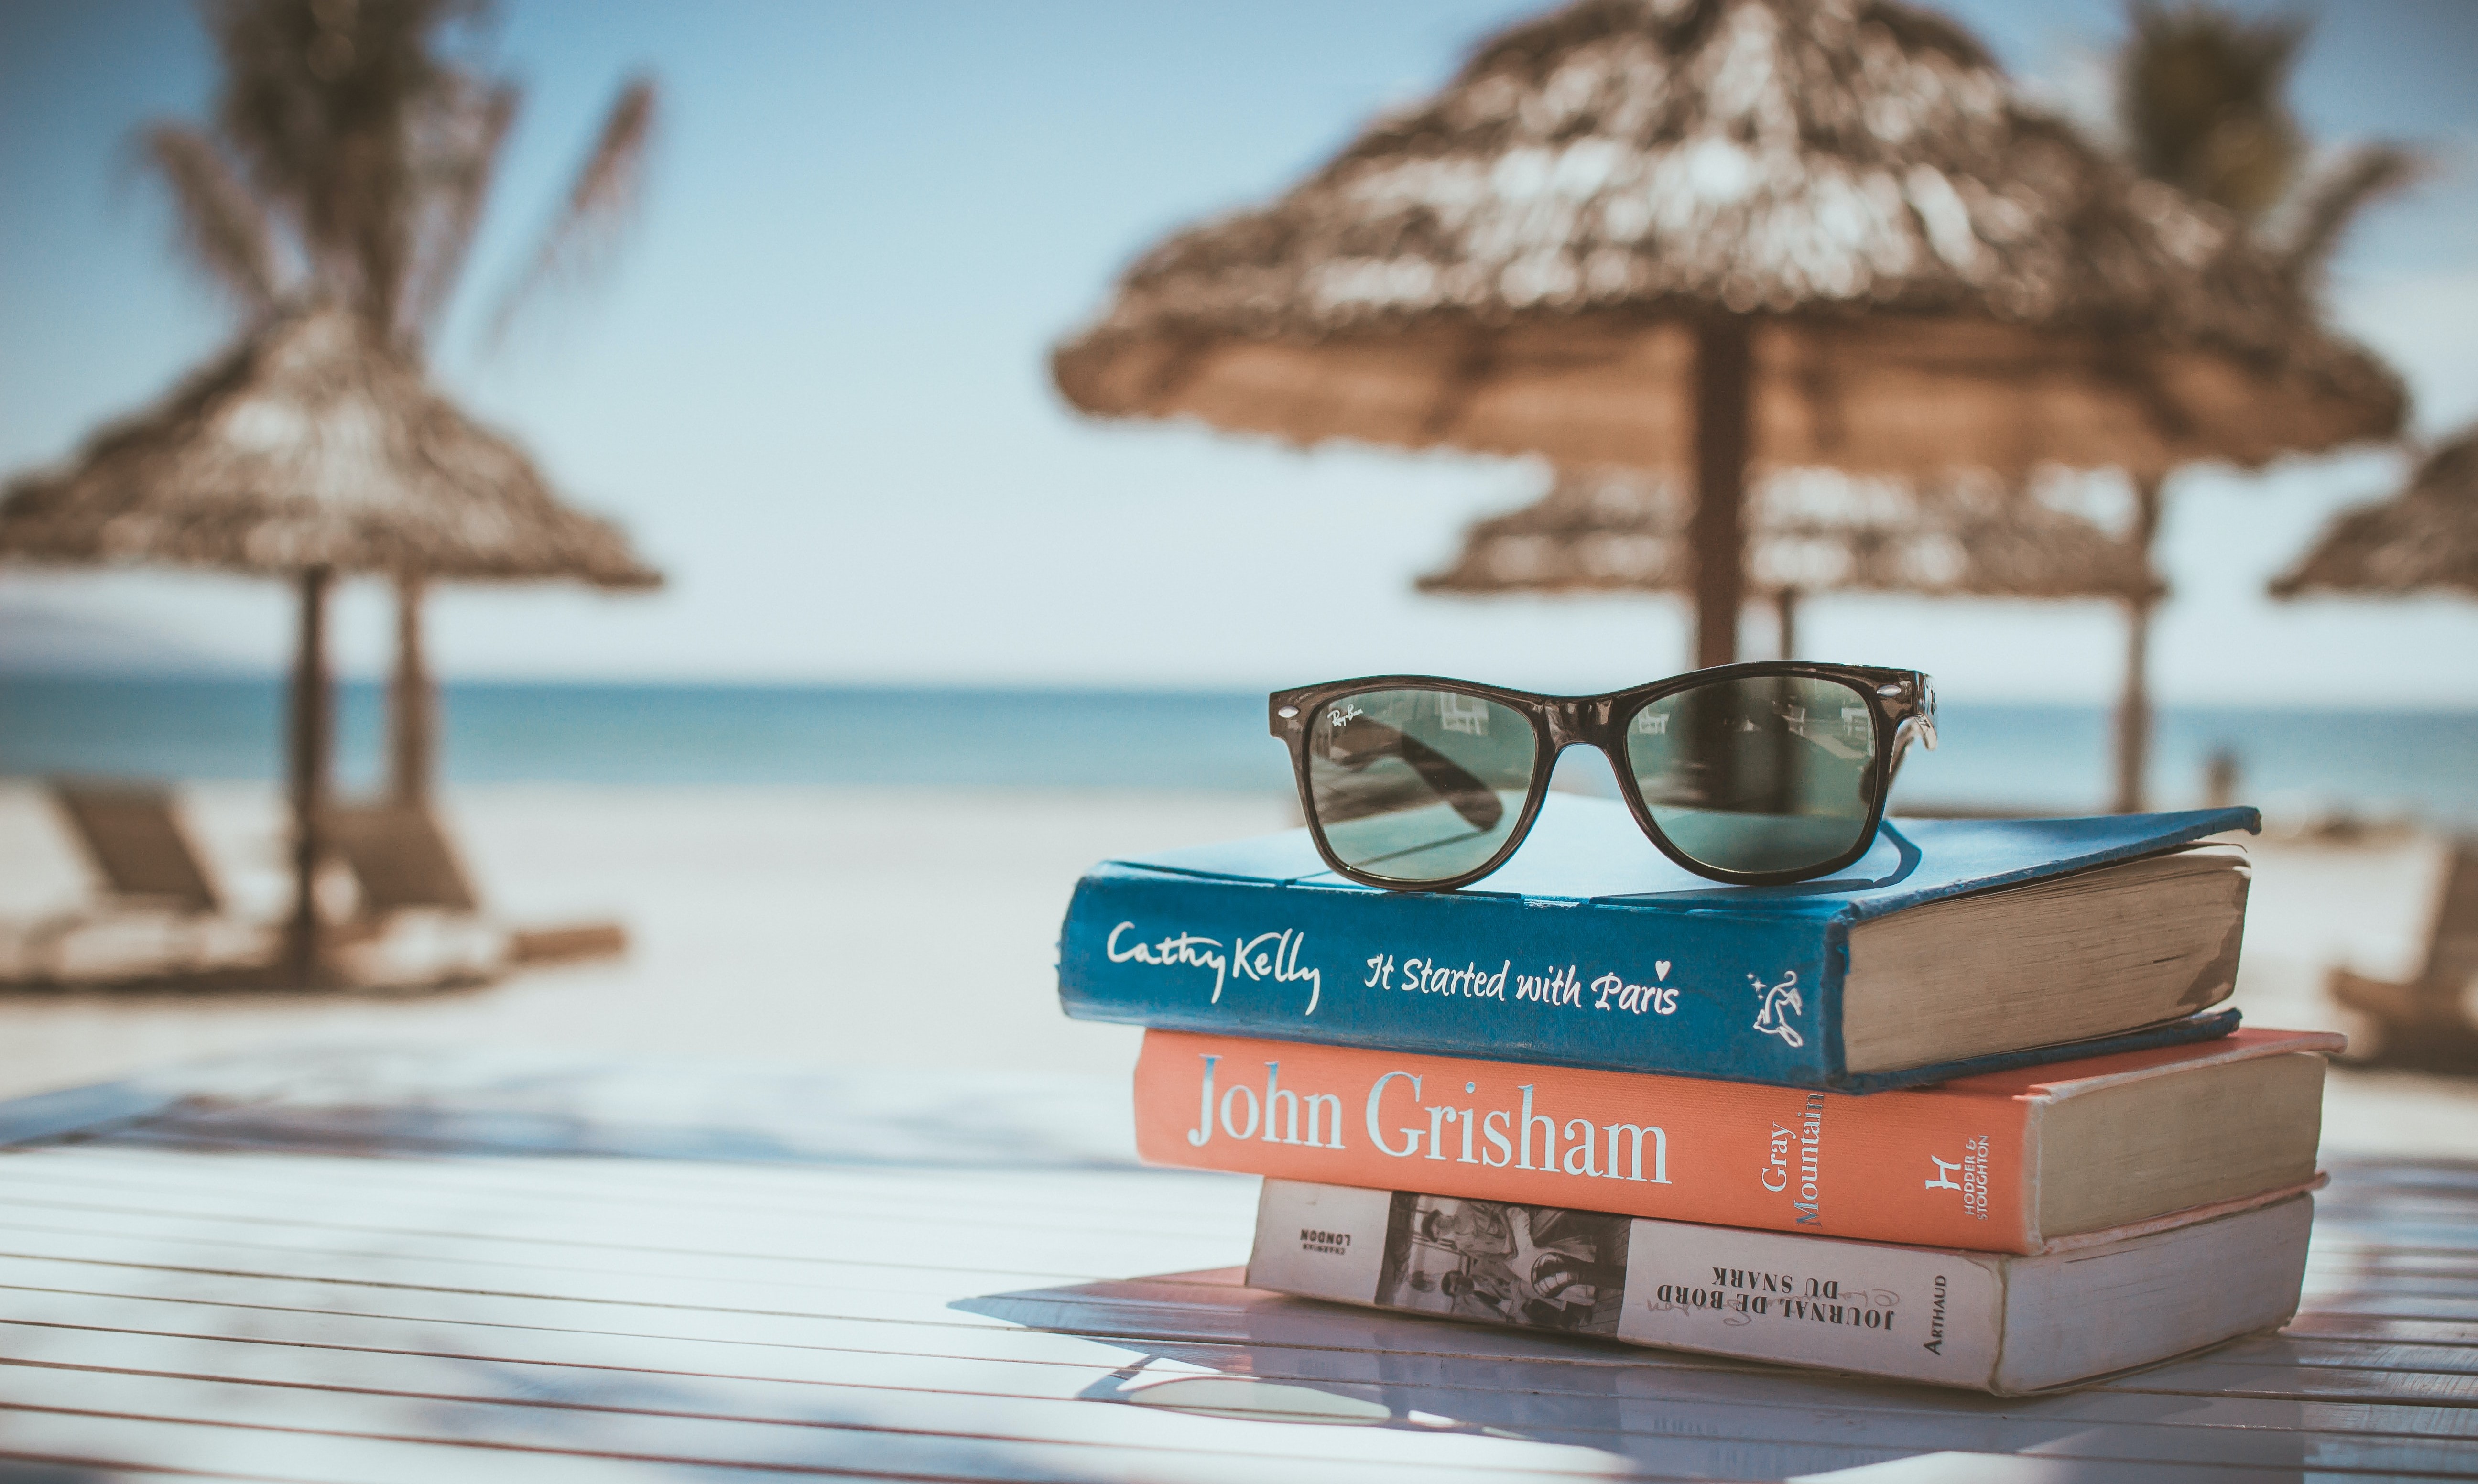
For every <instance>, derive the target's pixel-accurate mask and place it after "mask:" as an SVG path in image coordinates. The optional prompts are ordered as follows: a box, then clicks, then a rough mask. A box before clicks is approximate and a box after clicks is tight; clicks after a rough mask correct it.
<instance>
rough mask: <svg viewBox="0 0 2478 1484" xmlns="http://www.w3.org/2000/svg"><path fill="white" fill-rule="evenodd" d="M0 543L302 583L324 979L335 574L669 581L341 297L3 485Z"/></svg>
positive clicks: (297, 715)
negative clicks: (571, 502)
mask: <svg viewBox="0 0 2478 1484" xmlns="http://www.w3.org/2000/svg"><path fill="white" fill-rule="evenodd" d="M0 557H13V558H20V559H26V560H32V561H38V562H51V563H75V564H82V565H83V564H117V563H151V564H169V565H175V566H200V567H210V568H215V569H219V570H226V571H239V572H247V573H253V574H257V575H262V576H269V577H279V578H282V579H284V580H286V581H288V582H291V583H293V584H295V585H296V586H297V588H298V590H299V592H300V604H301V620H300V635H299V648H298V651H297V653H296V655H295V658H294V663H293V673H292V700H291V728H290V736H291V745H290V752H291V761H290V781H291V804H292V817H293V841H292V865H293V903H292V920H291V935H290V938H289V940H288V943H287V958H286V968H287V970H288V972H289V974H290V975H291V980H292V982H294V983H296V984H300V985H305V986H306V985H310V984H314V983H316V982H318V981H319V979H320V978H321V975H322V966H321V962H320V952H319V942H318V919H317V913H316V902H315V900H314V896H313V890H312V889H313V885H314V879H315V877H316V869H317V866H318V862H319V860H320V858H321V855H322V853H323V852H322V847H321V842H320V835H319V824H320V812H321V810H322V808H323V807H324V803H325V794H326V781H327V770H328V754H329V750H330V745H331V725H330V719H329V712H330V701H329V694H328V691H329V677H328V670H327V656H326V610H327V593H328V590H329V589H330V588H331V587H332V586H333V584H334V582H335V580H336V579H337V578H338V577H341V576H345V575H349V574H352V573H357V572H367V573H382V574H392V575H399V576H403V575H411V576H413V577H415V578H422V577H451V578H474V579H493V578H554V577H555V578H569V579H574V580H578V581H583V582H588V583H593V584H595V585H597V586H603V587H615V588H638V587H650V586H653V585H655V584H657V583H659V582H660V581H661V578H660V576H659V575H658V574H657V573H655V572H654V571H652V570H651V569H650V568H648V567H646V566H645V564H644V563H643V562H641V561H639V560H638V558H637V556H636V554H635V552H633V551H632V550H631V549H630V547H629V544H628V541H627V538H626V537H625V536H624V535H622V534H621V532H620V529H619V528H618V527H616V526H614V525H612V524H610V523H609V522H607V521H604V520H599V519H596V518H594V516H587V515H584V514H581V513H579V512H577V511H575V510H571V509H569V507H567V506H565V505H563V504H561V503H560V501H559V500H558V498H557V497H556V496H555V495H554V494H553V493H552V491H551V490H550V487H549V485H548V484H547V483H545V482H544V479H543V477H542V475H541V473H540V472H539V471H538V470H536V469H535V467H534V465H533V464H532V462H531V461H530V460H529V459H527V458H526V456H525V455H524V453H523V452H522V451H521V450H520V449H518V447H517V446H516V445H515V444H514V443H512V442H510V441H509V440H506V439H505V438H502V437H500V436H499V435H497V434H494V433H492V432H490V431H489V430H487V429H485V428H482V427H480V426H478V425H476V424H475V423H473V422H472V421H471V420H470V419H468V418H467V417H466V416H465V415H463V414H462V413H460V412H458V411H457V410H456V408H455V407H454V406H453V405H451V404H450V403H449V402H448V401H447V400H446V399H445V398H443V397H442V396H440V395H439V393H438V392H436V391H435V390H432V389H431V388H430V386H429V385H428V384H427V383H426V382H424V381H423V379H422V377H421V375H420V373H419V371H418V370H417V368H416V367H415V365H413V363H412V362H411V361H410V360H409V359H407V358H406V357H405V355H404V354H403V353H402V352H400V351H397V350H393V349H391V348H390V347H389V346H387V345H386V344H385V343H384V342H383V341H382V340H380V338H379V337H378V336H376V335H375V334H373V333H372V332H371V331H370V330H369V328H368V326H367V321H366V320H365V319H364V318H363V317H362V316H360V315H357V314H353V313H351V312H350V311H348V310H344V309H340V308H335V307H332V306H329V307H311V308H302V309H294V310H291V311H290V312H287V313H283V314H276V315H274V316H272V317H270V318H268V319H267V320H266V321H265V322H263V323H262V324H261V326H260V327H259V328H258V329H257V330H256V331H255V332H254V333H252V334H251V335H249V336H248V337H247V338H246V339H244V340H242V341H241V342H240V344H239V345H237V346H236V347H235V348H234V349H232V350H231V351H230V352H229V353H227V354H226V355H224V356H223V357H222V358H221V359H220V360H218V361H216V362H215V363H214V364H212V365H209V366H207V367H206V368H205V369H204V370H202V371H200V372H198V373H197V374H195V375H194V376H192V377H190V379H189V380H188V381H186V382H184V383H183V384H182V385H181V386H179V387H177V388H176V389H174V390H173V391H172V392H171V393H170V394H169V395H168V396H166V397H165V398H164V400H162V401H161V402H159V403H157V404H156V405H155V406H153V407H150V408H148V409H146V410H145V411H144V412H141V413H139V414H138V415H135V416H133V417H130V418H128V419H126V420H124V421H121V422H118V423H115V424H114V425H112V426H109V427H106V428H104V429H102V430H101V431H100V432H98V433H96V434H95V435H94V436H93V437H92V438H91V439H89V440H88V441H87V444H86V446H85V447H84V448H82V449H80V450H79V452H78V454H77V455H76V457H74V458H73V459H71V460H70V461H69V462H68V463H67V464H66V465H63V467H61V468H59V469H55V470H47V471H42V472H38V473H36V474H32V475H29V476H26V477H23V478H20V479H18V480H16V481H14V482H13V484H12V485H11V486H10V487H9V489H8V490H7V492H6V495H5V496H0ZM425 684H426V682H425Z"/></svg>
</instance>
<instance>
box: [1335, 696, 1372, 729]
mask: <svg viewBox="0 0 2478 1484" xmlns="http://www.w3.org/2000/svg"><path fill="white" fill-rule="evenodd" d="M1366 715H1368V713H1366V712H1364V711H1361V710H1360V709H1359V708H1358V707H1356V706H1353V705H1352V704H1351V703H1350V702H1349V701H1345V702H1343V703H1342V704H1341V705H1339V706H1336V707H1334V708H1333V709H1332V710H1330V711H1328V712H1327V713H1326V714H1325V719H1326V720H1327V721H1328V723H1330V724H1332V725H1334V726H1338V727H1341V726H1349V725H1351V723H1352V722H1353V721H1355V720H1357V719H1358V718H1360V717H1364V716H1366Z"/></svg>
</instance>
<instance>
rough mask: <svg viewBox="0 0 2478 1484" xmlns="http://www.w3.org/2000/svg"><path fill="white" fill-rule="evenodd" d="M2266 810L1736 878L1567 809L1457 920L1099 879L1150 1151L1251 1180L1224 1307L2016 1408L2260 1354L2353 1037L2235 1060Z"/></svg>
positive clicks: (1409, 906) (1430, 898) (1165, 870)
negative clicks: (1951, 1391) (2224, 1006)
mask: <svg viewBox="0 0 2478 1484" xmlns="http://www.w3.org/2000/svg"><path fill="white" fill-rule="evenodd" d="M2254 824H2255V819H2254V816H2253V812H2252V811H2250V810H2219V811H2207V812H2200V813H2190V814H2174V815H2147V816H2128V817H2114V818H2096V819H2054V820H2003V821H1993V820H1937V821H1927V820H1916V821H1911V820H1906V821H1902V822H1901V823H1900V824H1899V825H1898V827H1897V828H1888V829H1887V830H1886V831H1885V832H1884V835H1883V837H1882V838H1880V840H1879V841H1878V843H1877V844H1876V846H1875V848H1874V849H1873V850H1872V851H1871V853H1870V854H1869V855H1868V856H1866V857H1865V858H1863V859H1862V860H1861V861H1859V863H1858V865H1856V866H1854V867H1852V868H1848V869H1846V870H1844V871H1842V872H1840V873H1838V874H1837V875H1835V876H1834V877H1833V879H1831V880H1827V881H1818V882H1809V883H1804V884H1801V885H1798V886H1792V887H1777V888H1760V889H1757V888H1741V887H1721V886H1716V885H1714V884H1713V883H1711V882H1708V881H1705V880H1702V879H1701V878H1698V877H1695V876H1692V875H1689V874H1687V873H1685V872H1684V871H1682V870H1681V869H1680V868H1677V867H1675V866H1672V865H1671V864H1670V863H1669V862H1667V861H1666V860H1664V859H1662V858H1661V857H1660V856H1658V855H1657V854H1656V852H1655V851H1653V850H1652V849H1651V848H1650V847H1649V845H1648V844H1647V843H1645V841H1644V839H1643V836H1642V834H1641V832H1640V831H1639V830H1638V829H1637V827H1636V826H1635V824H1634V822H1633V820H1632V818H1631V817H1630V816H1629V815H1628V813H1627V812H1626V810H1625V809H1624V807H1623V806H1621V805H1618V804H1615V803H1608V802H1604V801H1600V800H1593V799H1586V798H1580V797H1575V796H1571V795H1562V794H1560V795H1553V796H1552V797H1551V798H1550V799H1549V801H1548V803H1547V804H1546V806H1544V810H1543V814H1542V817H1541V819H1540V820H1539V822H1538V823H1537V824H1536V825H1535V826H1534V828H1533V831H1532V834H1531V836H1530V840H1529V842H1528V843H1526V845H1525V847H1524V849H1523V850H1522V851H1521V852H1519V853H1518V854H1517V855H1516V856H1515V857H1514V859H1513V860H1512V861H1511V862H1510V863H1508V865H1507V866H1506V867H1505V868H1503V869H1502V870H1500V871H1499V872H1498V873H1497V874H1495V875H1493V876H1491V877H1490V878H1489V879H1488V880H1487V881H1486V882H1484V883H1482V884H1481V886H1480V887H1479V888H1473V889H1465V890H1463V891H1459V892H1453V893H1386V892H1380V891H1375V890H1371V889H1366V888H1362V887H1357V886H1353V885H1351V884H1348V883H1345V882H1342V881H1340V880H1339V879H1338V878H1336V877H1335V876H1333V875H1332V874H1331V873H1329V872H1328V871H1327V869H1326V868H1325V866H1324V863H1323V862H1322V861H1320V860H1319V859H1318V858H1317V855H1316V851H1315V848H1314V846H1313V845H1312V844H1311V843H1309V841H1308V839H1307V835H1306V832H1305V831H1303V830H1301V831H1293V832H1290V833H1288V834H1283V835H1276V836H1272V837H1267V838H1264V839H1259V840H1251V841H1243V842H1238V843H1230V844H1226V845H1221V846H1213V847H1207V848H1201V849H1196V850H1188V851H1180V852H1174V853H1169V854H1164V855H1161V856H1157V857H1152V858H1149V859H1144V860H1130V861H1122V862H1112V863H1108V864H1104V865H1102V866H1100V867H1098V868H1095V869H1093V870H1092V871H1091V872H1089V873H1087V875H1086V876H1085V877H1084V879H1083V880H1082V882H1081V883H1079V884H1078V886H1077V888H1076V892H1075V899H1074V902H1073V904H1072V905H1071V906H1070V908H1069V910H1068V916H1067V921H1066V925H1065V929H1064V935H1063V938H1062V942H1061V944H1060V954H1059V985H1060V997H1061V999H1062V1002H1063V1004H1064V1006H1065V1008H1066V1010H1067V1013H1068V1014H1070V1015H1072V1016H1077V1017H1082V1018H1086V1019H1102V1020H1116V1021H1130V1022H1134V1023H1138V1024H1142V1025H1145V1026H1147V1027H1148V1030H1147V1033H1146V1037H1145V1044H1144V1049H1143V1052H1142V1055H1141V1057H1140V1059H1139V1062H1138V1065H1137V1069H1136V1087H1135V1106H1136V1119H1137V1128H1136V1135H1137V1145H1138V1148H1139V1150H1140V1152H1141V1153H1142V1154H1143V1155H1144V1157H1145V1158H1146V1159H1148V1160H1150V1161H1153V1162H1157V1163H1161V1164H1169V1165H1184V1166H1192V1167H1198V1168H1203V1169H1211V1170H1235V1171H1239V1172H1243V1173H1249V1174H1257V1175H1262V1176H1265V1177H1266V1178H1265V1184H1264V1191H1263V1195H1262V1196H1261V1197H1260V1200H1259V1205H1258V1215H1257V1226H1256V1237H1255V1248H1254V1256H1253V1258H1252V1261H1251V1263H1250V1266H1249V1270H1248V1271H1249V1281H1250V1282H1251V1283H1252V1284H1253V1285H1255V1286H1257V1287H1261V1288H1267V1289H1274V1290H1278V1291H1281V1292H1285V1293H1290V1294H1295V1295H1305V1296H1311V1297H1316V1298H1324V1299H1333V1300H1339V1301H1342V1302H1347V1303H1356V1304H1367V1305H1375V1306H1378V1307H1382V1308H1389V1309H1401V1310H1409V1311H1416V1312H1419V1313H1424V1314H1433V1315H1440V1316H1448V1317H1453V1318H1457V1319H1466V1320H1479V1321H1489V1322H1495V1323H1502V1324H1516V1325H1526V1326H1532V1327H1538V1328H1545V1329H1552V1330H1563V1331H1568V1332H1572V1333H1577V1334H1587V1335H1598V1336H1605V1337H1608V1338H1613V1339H1616V1340H1620V1341H1627V1342H1632V1343H1636V1344H1642V1345H1651V1346H1674V1347H1677V1348H1682V1349H1689V1350H1701V1351H1707V1352H1711V1353H1716V1354H1722V1355H1730V1356H1739V1357H1748V1358H1755V1359H1761V1360H1767V1361H1781V1362H1789V1363H1794V1364H1803V1365H1812V1366H1821V1367H1828V1368H1832V1369H1835V1370H1842V1371H1859V1372H1865V1373H1869V1374H1875V1375H1884V1376H1898V1377H1905V1378H1909V1379H1912V1380H1918V1381H1927V1382H1936V1383H1942V1384H1947V1385H1954V1386H1964V1387H1975V1388H1980V1389H1984V1390H1987V1391H1993V1392H1999V1393H2017V1392H2029V1391H2037V1390H2042V1389H2046V1388H2050V1387H2056V1386H2063V1385H2070V1384H2074V1383H2076V1382H2080V1381H2085V1380H2088V1379H2090V1378H2092V1377H2094V1376H2098V1375H2102V1374H2106V1373H2109V1372H2112V1371H2120V1370H2124V1369H2127V1368H2129V1367H2134V1366H2140V1365H2147V1364H2150V1363H2152V1362H2155V1361H2159V1360H2162V1359H2165V1358H2167V1357H2169V1356H2172V1355H2177V1354H2181V1353H2184V1352H2186V1351H2189V1350H2193V1349H2196V1348H2199V1347H2201V1346H2208V1345H2212V1344H2215V1343H2217V1342H2219V1341H2222V1340H2225V1339H2228V1338H2230V1337H2232V1336H2235V1335H2239V1334H2243V1333H2246V1332H2249V1331H2253V1330H2258V1329H2263V1328H2268V1327H2272V1326H2275V1325H2278V1324H2280V1323H2281V1322H2283V1321H2285V1320H2287V1319H2288V1316H2289V1315H2290V1314H2291V1313H2293V1312H2294V1310H2295V1308H2296V1304H2297V1298H2298V1292H2299V1287H2300V1284H2301V1282H2302V1280H2303V1276H2304V1270H2305V1259H2306V1242H2307V1235H2308V1229H2309V1226H2310V1224H2311V1222H2312V1220H2313V1205H2312V1200H2311V1198H2310V1196H2309V1195H2308V1193H2309V1192H2310V1191H2311V1190H2313V1189H2314V1186H2315V1184H2316V1183H2317V1177H2316V1174H2315V1166H2314V1161H2315V1144H2316V1140H2317V1136H2318V1134H2319V1131H2320V1122H2321V1108H2322V1085H2323V1070H2324V1059H2325V1057H2326V1056H2327V1055H2328V1054H2329V1053H2330V1052H2332V1051H2335V1050H2337V1049H2339V1046H2340V1040H2339V1037H2336V1036H2329V1035H2323V1034H2319V1033H2306V1032H2293V1031H2277V1030H2261V1029H2251V1028H2249V1029H2242V1030H2240V1029H2238V1027H2237V1019H2238V1017H2237V1014H2236V1012H2234V1011H2228V1010H2218V1011H2215V1010H2214V1009H2213V1007H2214V1006H2216V1005H2218V1004H2219V1003H2220V1001H2222V1000H2224V999H2226V998H2227V997H2228V995H2229V994H2230V993H2231V990H2232V989H2233V988H2234V985H2235V980H2236V973H2237V963H2238V943H2239V939H2240V935H2241V932H2242V928H2243V923H2244V916H2245V899H2246V886H2247V879H2248V871H2247V866H2246V861H2245V856H2244V854H2243V852H2242V851H2240V850H2238V848H2236V847H2233V846H2229V845H2225V844H2215V843H2211V842H2210V840H2209V837H2212V836H2215V835H2220V834H2223V833H2226V832H2229V831H2232V830H2238V829H2252V828H2253V827H2254Z"/></svg>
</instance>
